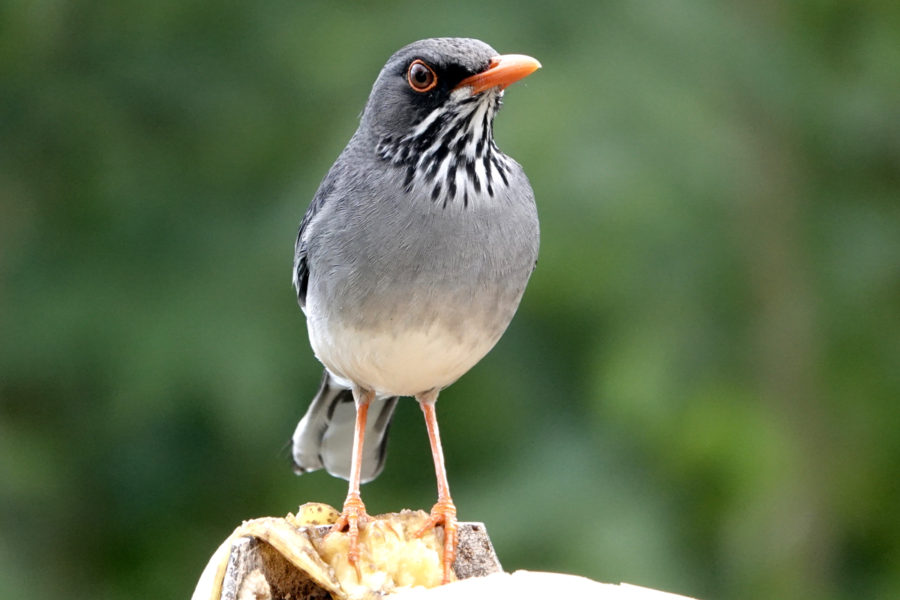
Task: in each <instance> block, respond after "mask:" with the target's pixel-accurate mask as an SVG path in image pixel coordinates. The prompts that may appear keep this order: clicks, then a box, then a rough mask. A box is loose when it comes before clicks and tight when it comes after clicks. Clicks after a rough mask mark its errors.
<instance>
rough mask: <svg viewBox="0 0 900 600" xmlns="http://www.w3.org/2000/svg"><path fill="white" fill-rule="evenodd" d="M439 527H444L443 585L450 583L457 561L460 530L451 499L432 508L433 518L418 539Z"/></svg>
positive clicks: (417, 535)
mask: <svg viewBox="0 0 900 600" xmlns="http://www.w3.org/2000/svg"><path fill="white" fill-rule="evenodd" d="M438 525H443V526H444V561H443V566H444V579H443V581H442V582H441V583H450V573H451V572H453V561H455V560H456V542H457V532H458V530H459V527H458V526H457V523H456V507H455V506H454V505H453V500H451V499H450V498H445V499H443V500H438V502H437V504H435V505H434V506H433V507H432V508H431V517H430V518H429V519H428V522H427V523H425V525H424V526H422V528H421V529H419V531H417V532H416V537H421V536H422V534H424V533H425V532H426V531H428V530H429V529H431V528H432V527H436V526H438Z"/></svg>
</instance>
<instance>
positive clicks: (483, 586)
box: [390, 571, 688, 600]
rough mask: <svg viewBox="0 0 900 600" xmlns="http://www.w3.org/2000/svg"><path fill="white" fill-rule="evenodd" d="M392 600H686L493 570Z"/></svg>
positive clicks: (648, 591)
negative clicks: (500, 599)
mask: <svg viewBox="0 0 900 600" xmlns="http://www.w3.org/2000/svg"><path fill="white" fill-rule="evenodd" d="M390 598H391V599H392V600H394V599H396V600H451V599H465V600H488V599H491V600H496V599H497V598H516V599H519V598H522V599H525V600H528V599H532V598H534V599H535V600H536V599H538V598H567V599H569V598H596V599H598V600H688V599H687V598H686V596H678V595H676V594H669V593H667V592H660V591H657V590H651V589H648V588H643V587H638V586H634V585H629V584H627V583H623V584H620V585H613V584H609V583H599V582H597V581H592V580H590V579H587V578H585V577H578V576H576V575H564V574H562V573H543V572H539V571H516V572H515V573H512V574H510V573H495V574H493V575H488V576H487V577H473V578H472V579H465V580H463V581H457V582H455V583H451V584H449V585H443V586H440V587H436V588H432V589H430V590H426V589H424V588H415V589H410V590H404V591H402V592H399V593H397V594H391V596H390Z"/></svg>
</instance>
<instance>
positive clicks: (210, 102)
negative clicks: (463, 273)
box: [0, 0, 900, 600]
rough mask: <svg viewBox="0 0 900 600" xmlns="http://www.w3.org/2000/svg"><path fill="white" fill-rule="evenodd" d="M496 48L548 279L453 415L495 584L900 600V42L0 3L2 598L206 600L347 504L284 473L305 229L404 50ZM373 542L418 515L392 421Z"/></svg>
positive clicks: (428, 14)
mask: <svg viewBox="0 0 900 600" xmlns="http://www.w3.org/2000/svg"><path fill="white" fill-rule="evenodd" d="M434 35H467V36H473V37H479V38H482V39H484V40H486V41H488V42H489V43H491V44H492V45H493V46H494V47H496V48H497V49H499V50H501V51H504V52H522V53H528V54H532V55H534V56H536V57H538V58H539V59H540V60H541V61H542V62H543V64H544V69H543V70H541V71H540V72H538V73H537V74H535V75H534V76H533V77H531V78H529V79H528V80H527V81H525V82H522V83H521V84H517V85H516V86H514V87H513V88H511V89H510V91H509V93H508V94H507V99H506V107H505V108H504V110H503V112H502V113H501V114H500V116H499V117H498V120H497V122H496V136H497V138H498V141H499V144H500V145H501V147H502V148H504V150H506V151H507V152H508V153H509V154H511V155H512V156H514V157H515V158H516V159H518V160H519V161H520V162H521V163H522V164H523V165H524V166H525V168H526V171H527V172H528V174H529V176H530V178H531V180H532V183H533V185H534V188H535V191H536V194H537V198H538V202H539V205H540V213H541V219H542V228H543V229H542V236H543V237H542V244H543V245H542V251H541V260H540V264H539V266H538V269H537V271H536V273H535V275H534V278H533V279H532V282H531V284H530V287H529V289H528V292H527V293H526V296H525V300H524V302H523V304H522V307H521V309H520V310H519V314H518V316H517V318H516V320H515V321H514V323H513V325H512V326H511V328H510V330H509V331H508V333H507V335H506V336H505V338H504V339H503V340H502V342H501V343H500V344H499V346H498V347H497V348H496V349H495V350H494V351H493V352H492V353H491V354H490V355H489V356H488V358H487V359H485V360H484V361H483V362H482V363H481V364H480V365H479V366H477V367H476V368H475V369H474V370H473V371H472V372H471V373H470V374H468V375H467V376H466V377H464V378H463V379H462V380H461V381H459V382H458V383H457V384H456V385H454V386H453V387H452V388H450V389H449V390H448V391H446V392H445V393H444V394H443V395H442V396H441V398H442V400H441V402H440V404H439V406H440V414H441V423H442V430H443V434H444V437H445V447H446V450H447V462H448V466H449V470H450V476H451V482H452V485H453V491H454V497H455V499H456V501H457V504H458V506H459V508H460V515H461V517H462V518H464V519H471V520H483V521H485V522H486V523H487V524H488V527H489V529H490V531H491V534H492V537H493V539H494V541H495V544H496V547H497V551H498V553H499V555H500V557H501V559H502V561H503V563H504V565H505V566H506V567H507V569H509V570H513V569H517V568H529V569H542V570H560V571H566V572H572V573H578V574H582V575H586V576H588V577H592V578H595V579H598V580H602V581H609V582H617V581H628V582H631V583H635V584H639V585H644V586H649V587H656V588H661V589H666V590H670V591H673V592H678V593H682V594H686V595H693V596H697V597H700V598H707V599H710V600H712V599H720V600H727V599H738V598H795V597H803V598H820V599H832V598H834V599H838V598H851V597H852V598H856V597H866V598H888V597H893V598H896V597H900V519H897V507H898V506H900V476H898V475H900V435H898V431H900V411H898V409H897V400H898V398H900V369H898V364H900V327H898V323H900V317H898V306H900V272H898V271H900V260H898V259H900V235H898V234H900V208H898V198H900V76H898V73H900V43H898V40H900V5H898V4H897V3H896V2H887V1H884V2H880V1H876V0H869V1H861V2H841V1H838V0H830V1H829V0H801V1H797V2H789V3H777V2H758V3H754V2H742V3H740V2H728V3H724V2H711V1H700V2H688V1H686V0H672V1H669V2H573V3H568V4H564V5H558V4H555V3H547V2H529V1H524V0H516V1H515V2H513V1H505V2H495V3H490V4H488V5H485V3H483V2H480V1H479V2H474V1H469V2H460V3H441V2H385V3H365V2H355V3H336V2H324V1H318V2H303V3H301V2H288V1H284V0H280V1H273V2H267V3H248V2H224V3H212V2H183V1H181V0H179V1H173V0H159V1H156V2H128V1H120V2H111V1H106V2H104V1H96V2H91V1H84V2H65V1H53V0H30V1H21V0H20V1H16V0H12V1H10V0H7V1H4V2H2V3H0V339H2V343H0V596H2V597H4V598H47V597H57V598H87V597H91V598H109V599H117V598H138V597H158V598H178V597H187V595H188V594H189V593H190V591H191V590H192V587H193V584H194V582H195V581H196V577H197V576H198V575H199V573H200V570H201V569H202V567H203V565H204V564H205V562H206V560H207V557H208V556H209V555H210V553H211V552H212V550H213V549H214V548H215V546H216V545H217V544H218V543H219V542H220V541H221V540H222V539H223V538H224V537H225V536H226V535H227V534H228V533H229V532H230V531H231V530H232V528H233V527H234V526H235V525H236V524H237V523H239V522H240V521H241V520H242V519H245V518H251V517H255V516H261V515H279V514H284V513H286V512H287V511H289V510H293V509H294V508H295V507H296V505H297V504H298V503H300V502H303V501H306V500H321V501H327V502H330V503H332V504H335V505H339V504H340V502H341V501H342V499H343V495H344V493H345V488H344V483H343V482H342V481H338V480H334V479H332V478H330V477H328V476H327V475H326V474H324V473H315V474H311V475H308V476H304V477H302V478H295V477H294V476H293V475H292V474H291V472H290V468H289V466H288V461H287V455H286V454H285V453H284V452H283V445H284V443H285V442H286V440H287V439H288V437H289V436H290V434H291V432H292V430H293V427H294V424H295V422H296V421H297V419H298V418H299V417H300V416H301V414H302V412H303V410H304V409H305V405H306V403H307V402H308V399H309V398H310V397H311V395H312V394H313V392H314V391H315V388H316V385H317V380H318V377H319V372H320V371H319V367H318V365H317V363H316V361H315V359H314V357H313V356H312V354H311V352H310V350H309V347H308V343H307V341H306V335H305V329H304V323H303V319H302V316H301V313H300V311H299V310H298V309H297V307H296V305H295V302H294V296H293V293H292V291H291V289H290V275H289V272H290V263H291V256H292V244H293V240H294V235H295V231H296V226H297V223H298V222H299V220H300V217H301V216H302V214H303V212H304V210H305V208H306V206H307V204H308V201H309V199H310V198H311V197H312V195H313V193H314V191H315V189H316V186H317V184H318V182H319V180H320V179H321V177H322V176H323V175H324V173H325V172H326V170H327V168H328V167H329V165H330V164H331V162H332V160H333V159H334V158H335V157H336V155H337V153H338V152H339V151H340V149H341V148H342V147H343V145H344V143H345V142H346V140H347V139H348V138H349V136H350V134H351V133H352V132H353V130H354V128H355V126H356V117H357V115H358V114H359V111H360V110H361V108H362V106H363V104H364V102H365V99H366V96H367V94H368V90H369V86H370V85H371V82H372V81H373V80H374V77H375V75H376V74H377V72H378V70H379V68H380V67H381V65H382V64H383V62H384V61H385V60H386V58H387V57H388V56H389V55H390V54H391V53H392V52H393V51H394V50H396V49H397V48H399V47H400V46H401V45H403V44H405V43H407V42H409V41H412V40H415V39H419V38H423V37H430V36H434ZM397 420H398V422H397V423H396V426H395V428H394V430H393V438H392V442H391V444H390V448H389V454H390V460H389V461H388V466H387V469H386V471H385V473H384V474H383V475H382V477H381V478H380V479H379V480H377V481H376V482H374V483H372V484H369V485H367V486H366V487H365V488H364V490H363V492H364V498H365V499H366V500H367V502H368V504H369V508H370V509H371V510H372V511H373V512H374V513H378V512H384V511H389V510H395V509H399V508H400V507H404V506H409V507H422V508H427V507H429V506H430V505H431V503H432V502H433V499H434V488H433V472H432V467H431V465H430V459H429V455H428V451H427V441H426V437H425V433H424V427H423V426H422V423H421V418H420V415H419V411H418V409H417V408H416V407H415V405H414V403H412V402H410V401H406V402H405V403H403V404H402V405H401V407H400V410H399V414H398V416H397Z"/></svg>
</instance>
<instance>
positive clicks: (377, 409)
mask: <svg viewBox="0 0 900 600" xmlns="http://www.w3.org/2000/svg"><path fill="white" fill-rule="evenodd" d="M396 405H397V398H396V397H384V396H380V397H376V398H374V399H373V400H372V401H371V402H370V403H369V417H368V419H367V420H366V433H365V441H364V443H363V458H362V469H361V480H362V482H363V483H365V482H367V481H371V480H373V479H375V478H376V477H378V475H379V474H380V473H381V471H382V469H384V459H385V455H386V450H387V438H388V432H389V430H390V425H391V417H392V416H393V414H394V408H395V407H396ZM355 425H356V404H355V402H354V401H353V392H352V391H351V390H350V389H349V388H348V387H346V386H345V385H343V384H342V383H341V382H339V381H338V380H336V379H335V378H334V377H332V375H331V374H330V373H329V372H328V370H325V373H324V374H323V375H322V384H321V386H319V391H318V393H317V394H316V397H315V398H314V399H313V401H312V403H311V404H310V405H309V409H308V410H307V411H306V414H305V415H304V416H303V419H301V420H300V423H298V424H297V429H296V430H295V431H294V435H293V438H292V440H291V441H292V454H293V459H294V471H295V472H296V473H297V474H301V475H302V474H303V473H306V472H308V471H315V470H316V469H321V468H323V467H324V468H325V469H326V470H327V471H328V472H329V473H331V474H332V475H334V476H335V477H341V478H343V479H349V478H350V459H351V453H352V451H353V429H354V427H355Z"/></svg>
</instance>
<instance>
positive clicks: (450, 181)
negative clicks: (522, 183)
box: [375, 95, 513, 208]
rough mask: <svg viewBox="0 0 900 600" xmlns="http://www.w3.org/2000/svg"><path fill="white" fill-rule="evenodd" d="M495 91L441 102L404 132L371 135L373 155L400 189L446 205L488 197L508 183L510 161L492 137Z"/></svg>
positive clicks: (495, 106)
mask: <svg viewBox="0 0 900 600" xmlns="http://www.w3.org/2000/svg"><path fill="white" fill-rule="evenodd" d="M498 107H499V96H498V95H493V96H488V97H486V98H483V97H480V96H474V97H470V98H464V99H462V100H461V101H459V102H456V103H453V104H450V105H445V106H441V107H439V108H437V109H435V110H433V111H432V112H431V113H429V114H428V115H426V116H425V118H424V119H422V120H421V121H420V122H418V123H417V124H416V125H415V126H414V127H413V128H412V129H411V130H410V131H408V132H406V133H404V134H400V135H395V134H385V135H383V136H381V137H380V138H379V139H378V140H377V144H376V148H375V152H376V154H377V156H378V159H379V160H383V161H386V162H388V163H390V164H391V165H393V166H394V167H395V168H396V169H398V172H399V174H400V176H401V180H402V187H403V190H404V191H405V192H406V193H408V194H416V195H421V196H425V197H427V198H430V200H431V201H432V202H434V203H436V204H441V205H442V206H444V207H446V206H448V205H456V204H457V203H458V204H459V205H460V206H462V207H463V208H467V207H468V206H469V205H470V204H474V203H478V202H490V201H491V200H492V199H493V198H494V197H495V196H496V195H497V194H498V193H499V192H500V191H502V189H503V188H506V187H507V186H508V185H509V178H510V175H511V171H512V168H513V163H512V161H511V159H509V157H507V156H506V155H505V154H503V152H501V151H500V149H499V148H498V147H497V145H496V144H495V143H494V139H493V120H494V114H495V113H496V111H497V108H498Z"/></svg>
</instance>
